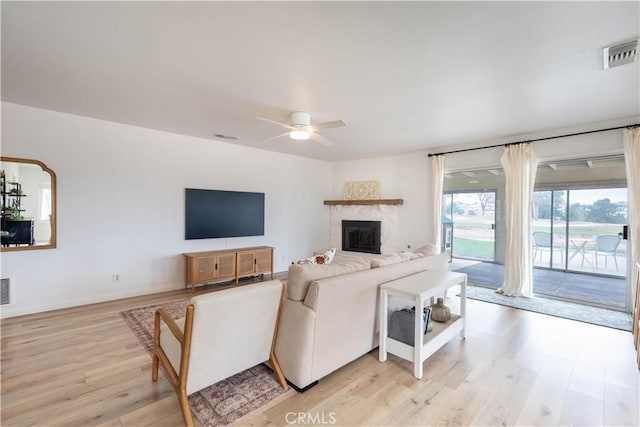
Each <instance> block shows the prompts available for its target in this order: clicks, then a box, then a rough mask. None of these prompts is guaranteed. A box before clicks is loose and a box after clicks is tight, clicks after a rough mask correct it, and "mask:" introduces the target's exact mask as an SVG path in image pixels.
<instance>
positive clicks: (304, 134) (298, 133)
mask: <svg viewBox="0 0 640 427" xmlns="http://www.w3.org/2000/svg"><path fill="white" fill-rule="evenodd" d="M257 118H258V119H260V120H263V121H265V122H269V123H273V124H276V125H278V126H282V127H283V128H286V129H288V130H289V131H288V132H285V133H283V134H280V135H275V136H270V137H268V138H265V139H263V141H271V140H273V139H277V138H281V137H283V136H287V135H288V136H289V138H291V139H295V140H298V141H304V140H307V139H312V140H313V141H314V142H317V143H319V144H322V145H327V146H330V145H333V144H332V143H331V141H329V140H328V139H327V138H325V137H324V136H322V135H320V134H318V133H317V132H318V131H321V130H325V129H331V128H337V127H341V126H346V125H347V124H346V123H345V122H343V121H342V120H336V121H333V122H325V123H316V124H315V125H311V114H309V113H306V112H304V111H294V112H293V113H291V114H290V115H289V121H290V123H289V124H286V123H282V122H279V121H277V120H271V119H265V118H264V117H257Z"/></svg>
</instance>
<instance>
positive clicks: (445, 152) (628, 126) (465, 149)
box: [427, 123, 640, 157]
mask: <svg viewBox="0 0 640 427" xmlns="http://www.w3.org/2000/svg"><path fill="white" fill-rule="evenodd" d="M637 127H640V123H635V124H632V125H625V126H617V127H614V128H607V129H597V130H588V131H586V132H578V133H569V134H566V135H556V136H548V137H546V138H536V139H527V140H525V141H517V142H507V143H506V144H496V145H488V146H485V147H475V148H463V149H461V150H453V151H444V152H442V153H431V154H428V155H427V157H433V156H442V155H444V154H453V153H463V152H465V151H475V150H484V149H485V148H496V147H508V146H509V145H516V144H528V143H530V142H539V141H547V140H549V139H557V138H567V137H569V136H579V135H588V134H590V133H598V132H607V131H610V130H618V129H625V128H626V129H633V128H637Z"/></svg>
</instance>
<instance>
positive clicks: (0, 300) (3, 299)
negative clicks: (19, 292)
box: [0, 279, 11, 305]
mask: <svg viewBox="0 0 640 427" xmlns="http://www.w3.org/2000/svg"><path fill="white" fill-rule="evenodd" d="M7 304H11V280H10V279H0V305H7Z"/></svg>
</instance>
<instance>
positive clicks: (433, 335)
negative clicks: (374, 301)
mask: <svg viewBox="0 0 640 427" xmlns="http://www.w3.org/2000/svg"><path fill="white" fill-rule="evenodd" d="M456 285H460V313H457V314H456V313H453V310H452V313H451V320H449V321H448V322H446V323H438V322H432V324H433V331H432V332H429V333H428V334H423V333H422V331H424V320H423V316H421V315H420V314H421V313H422V311H423V309H424V307H425V304H424V302H425V300H427V299H429V300H430V303H431V304H433V302H434V299H435V297H436V296H440V295H442V294H444V292H445V290H447V289H449V288H450V287H452V286H456ZM390 295H394V296H398V297H403V298H407V299H409V300H411V301H412V303H413V304H414V305H415V307H416V313H418V314H419V315H417V316H415V322H416V324H415V328H414V331H415V337H414V346H413V347H412V346H410V345H407V344H405V343H403V342H400V341H397V340H394V339H393V338H389V337H388V336H387V335H388V324H389V312H388V311H389V296H390ZM466 298H467V275H466V274H464V273H456V272H453V271H442V270H427V271H422V272H420V273H416V274H412V275H410V276H407V277H403V278H401V279H397V280H393V281H391V282H388V283H385V284H383V285H380V316H379V322H380V348H379V360H380V362H385V361H386V360H387V352H389V353H392V354H395V355H396V356H398V357H401V358H403V359H405V360H408V361H410V362H413V375H414V376H415V377H416V378H418V379H421V378H422V362H424V361H425V360H426V359H427V358H428V357H429V356H431V355H432V354H433V353H435V352H436V351H438V349H439V348H440V347H442V346H443V345H444V344H446V343H447V342H448V341H449V340H450V339H451V338H453V337H454V336H455V335H456V334H457V333H459V334H460V336H461V337H463V338H464V328H465V315H466V310H467V299H466Z"/></svg>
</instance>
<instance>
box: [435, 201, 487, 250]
mask: <svg viewBox="0 0 640 427" xmlns="http://www.w3.org/2000/svg"><path fill="white" fill-rule="evenodd" d="M495 204H496V192H495V191H473V192H470V191H464V192H453V193H447V194H445V195H444V203H443V207H444V216H445V217H447V218H449V219H451V220H452V221H453V248H452V251H453V256H454V257H457V258H470V259H477V260H482V261H494V259H495V243H496V237H495V222H496V220H495V214H496V210H495Z"/></svg>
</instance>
